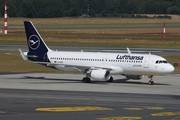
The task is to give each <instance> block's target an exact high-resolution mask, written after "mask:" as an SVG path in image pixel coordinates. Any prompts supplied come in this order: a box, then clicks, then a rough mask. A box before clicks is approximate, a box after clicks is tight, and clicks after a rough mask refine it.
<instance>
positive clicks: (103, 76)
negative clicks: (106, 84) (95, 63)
mask: <svg viewBox="0 0 180 120" xmlns="http://www.w3.org/2000/svg"><path fill="white" fill-rule="evenodd" d="M90 77H91V78H93V79H97V80H105V81H107V80H109V78H110V72H109V71H107V70H102V69H100V70H92V71H91V73H90Z"/></svg>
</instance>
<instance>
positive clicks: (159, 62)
mask: <svg viewBox="0 0 180 120" xmlns="http://www.w3.org/2000/svg"><path fill="white" fill-rule="evenodd" d="M161 63H168V62H167V61H165V60H157V61H156V64H161Z"/></svg>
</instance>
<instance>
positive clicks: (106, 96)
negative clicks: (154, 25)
mask: <svg viewBox="0 0 180 120" xmlns="http://www.w3.org/2000/svg"><path fill="white" fill-rule="evenodd" d="M83 77H84V75H81V74H50V73H24V74H7V73H1V74H0V96H1V97H0V119H2V120H12V119H13V120H24V119H26V120H36V119H37V120H39V119H44V120H52V119H53V120H56V119H57V120H59V119H62V120H83V119H85V120H112V119H113V120H127V119H128V120H152V119H153V120H178V119H179V118H180V102H179V101H180V80H179V77H180V75H179V74H176V75H172V74H171V75H166V76H155V77H154V81H155V85H148V84H147V82H148V80H149V79H148V78H147V77H144V78H143V79H142V80H127V79H126V78H125V77H123V76H120V75H116V76H114V79H115V81H114V82H113V83H106V82H104V81H96V80H94V81H93V82H92V83H82V82H81V79H82V78H83Z"/></svg>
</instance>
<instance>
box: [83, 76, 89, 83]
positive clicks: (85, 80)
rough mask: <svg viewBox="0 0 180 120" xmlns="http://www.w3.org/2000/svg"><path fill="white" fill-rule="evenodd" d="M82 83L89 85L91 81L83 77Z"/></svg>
mask: <svg viewBox="0 0 180 120" xmlns="http://www.w3.org/2000/svg"><path fill="white" fill-rule="evenodd" d="M82 82H83V83H90V82H91V79H90V78H89V77H84V78H83V79H82Z"/></svg>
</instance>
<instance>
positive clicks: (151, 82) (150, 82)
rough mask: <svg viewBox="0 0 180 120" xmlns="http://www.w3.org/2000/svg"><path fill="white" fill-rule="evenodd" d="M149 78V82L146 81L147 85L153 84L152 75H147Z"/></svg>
mask: <svg viewBox="0 0 180 120" xmlns="http://www.w3.org/2000/svg"><path fill="white" fill-rule="evenodd" d="M148 77H149V78H150V80H149V82H148V84H149V85H154V81H153V79H152V78H153V76H152V75H151V76H148Z"/></svg>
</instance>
